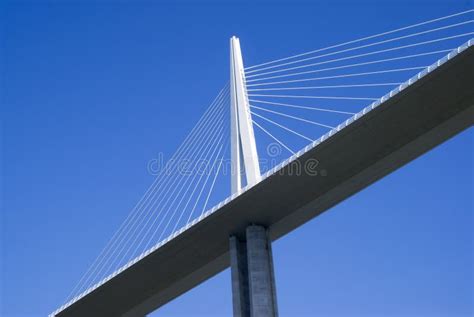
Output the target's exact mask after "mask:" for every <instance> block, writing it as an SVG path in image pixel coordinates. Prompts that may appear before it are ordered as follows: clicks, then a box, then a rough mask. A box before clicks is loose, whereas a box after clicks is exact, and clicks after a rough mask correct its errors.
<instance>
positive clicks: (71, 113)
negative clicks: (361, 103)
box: [0, 0, 474, 317]
mask: <svg viewBox="0 0 474 317" xmlns="http://www.w3.org/2000/svg"><path fill="white" fill-rule="evenodd" d="M154 2H155V3H154ZM176 3H178V4H172V2H171V1H169V2H162V4H158V1H147V2H145V1H133V2H132V1H120V2H119V1H98V2H93V1H70V2H68V3H67V4H66V3H65V2H64V3H63V2H60V1H48V2H47V1H40V0H38V1H5V0H4V1H2V2H1V3H0V23H1V34H0V39H1V45H2V47H1V49H2V51H1V57H0V75H1V84H2V85H1V90H0V93H1V103H0V104H1V115H0V118H1V121H2V122H1V124H2V139H1V146H2V147H1V152H0V154H1V155H0V160H1V168H2V170H1V174H0V175H1V197H0V202H1V208H2V209H1V218H0V221H1V222H0V229H1V234H0V239H1V240H0V241H1V244H0V246H1V255H0V265H1V276H0V277H1V279H0V289H1V293H0V296H1V301H0V305H1V306H0V315H1V316H2V317H4V316H5V317H20V316H21V317H36V316H45V315H47V314H48V313H50V312H51V311H53V310H54V309H56V308H57V306H58V305H59V304H61V303H62V301H63V300H64V297H65V296H66V295H67V293H68V292H69V291H70V290H71V288H72V287H73V285H74V284H75V283H76V282H77V280H78V279H79V278H80V276H81V274H82V273H84V270H85V269H86V268H87V267H88V265H90V263H91V261H92V260H93V259H94V258H95V257H96V256H97V254H98V253H99V252H100V250H101V249H102V247H103V246H104V244H105V243H106V242H107V240H108V239H109V238H110V236H111V235H112V233H113V232H114V230H115V229H116V228H117V227H118V225H119V224H120V223H121V221H122V220H123V219H124V217H125V216H126V214H127V213H128V212H129V210H130V209H131V207H133V205H134V203H135V202H136V201H137V200H138V199H139V197H140V196H141V195H142V193H143V192H144V191H145V189H146V188H147V187H148V185H149V184H150V182H151V181H152V176H151V175H149V174H148V173H147V169H146V166H147V162H148V161H149V160H150V159H152V158H154V157H155V156H156V155H157V153H158V152H164V153H165V154H166V155H168V156H169V154H170V153H172V152H173V150H174V149H175V148H176V147H177V146H178V145H179V143H180V142H181V141H182V140H183V138H184V137H185V135H186V134H187V132H188V130H189V129H190V128H191V127H192V126H193V124H194V123H195V121H196V120H197V118H198V117H199V116H200V114H201V113H202V112H203V111H204V109H205V107H206V105H207V104H208V102H209V100H210V99H211V98H212V97H213V96H214V95H215V93H216V91H217V90H218V89H219V88H220V87H221V86H222V84H223V83H224V82H225V81H226V80H227V78H228V68H229V66H228V59H229V54H228V40H229V37H230V36H232V35H238V36H239V37H240V38H241V40H242V46H243V49H244V51H245V52H244V55H245V59H246V61H248V63H249V64H255V63H258V62H263V61H265V60H268V59H271V58H277V57H281V56H287V55H291V54H294V53H298V52H301V51H307V50H310V49H315V48H319V47H323V46H326V45H330V44H334V43H337V42H342V41H346V40H351V39H354V38H357V37H360V36H365V35H370V34H373V33H376V32H379V31H383V30H390V29H393V28H396V27H399V26H404V25H408V24H411V23H416V22H419V21H423V20H427V19H430V18H435V17H439V16H444V15H446V14H449V13H454V12H458V11H463V10H466V9H469V8H472V7H473V2H472V1H470V0H468V1H457V0H423V1H420V0H410V1H408V0H406V1H400V0H397V1H375V0H372V1H357V3H356V1H349V0H346V1H287V2H286V1H240V2H224V1H200V2H198V1H195V2H192V1H176ZM198 3H199V4H198ZM473 143H474V131H473V130H472V128H471V130H468V131H465V132H463V133H462V134H460V135H458V136H457V137H455V138H454V139H452V140H450V141H448V142H447V143H445V144H443V145H441V146H439V147H437V148H436V149H434V150H433V151H431V152H429V153H428V154H426V155H425V156H423V157H421V158H419V159H418V160H416V161H414V162H412V163H410V164H408V165H407V166H405V167H404V168H402V169H400V170H399V171H397V172H395V173H393V174H391V175H389V176H388V177H386V178H385V179H383V180H381V181H379V182H377V183H376V184H374V185H373V186H371V187H370V188H367V189H366V190H364V191H362V192H360V193H359V194H357V195H355V196H354V197H352V198H350V199H348V200H346V201H344V202H343V203H341V204H340V205H338V206H336V207H334V208H332V209H331V210H330V211H329V212H327V213H325V214H324V215H322V216H321V217H318V218H317V219H314V220H312V221H311V222H309V223H307V224H306V225H304V226H303V227H302V228H300V229H299V230H297V231H295V232H293V233H291V234H289V235H288V236H286V237H284V238H282V239H281V240H279V241H277V242H276V243H274V257H275V270H276V280H277V294H278V301H279V309H280V315H281V316H288V317H290V316H327V317H329V316H334V317H335V316H345V317H355V316H392V317H395V316H397V317H398V316H430V317H433V316H446V317H447V316H450V317H461V316H465V317H467V316H473V315H474V308H473V307H474V299H473V264H474V263H473V253H474V247H473V233H472V232H473V198H472V193H473V192H474V188H473V187H474V185H473V177H474V176H473V174H474V173H473V172H474V170H473V147H474V144H473ZM155 315H156V316H231V289H230V276H229V271H225V272H223V273H221V274H219V275H218V276H216V277H215V278H213V279H211V280H209V281H207V282H206V283H204V284H202V285H201V286H199V287H197V288H195V289H194V290H192V291H190V292H188V293H187V294H185V295H183V296H182V297H180V298H178V299H176V300H175V301H173V302H171V303H169V304H168V305H166V306H165V307H163V308H162V309H161V310H160V311H158V312H156V313H154V314H153V315H152V316H155Z"/></svg>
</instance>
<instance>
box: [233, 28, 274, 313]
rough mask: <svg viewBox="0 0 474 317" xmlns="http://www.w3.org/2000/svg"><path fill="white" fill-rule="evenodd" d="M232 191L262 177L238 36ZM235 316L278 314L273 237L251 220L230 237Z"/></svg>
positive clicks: (235, 42) (234, 72)
mask: <svg viewBox="0 0 474 317" xmlns="http://www.w3.org/2000/svg"><path fill="white" fill-rule="evenodd" d="M230 92H231V93H230V98H231V102H230V107H231V109H230V113H231V129H230V130H231V132H230V133H231V135H230V138H231V191H232V194H234V193H238V192H240V190H241V189H242V187H243V180H244V179H243V178H244V177H245V185H250V186H251V185H255V184H257V183H258V182H259V181H260V179H261V174H260V166H259V161H258V153H257V147H256V145H255V136H254V132H253V125H252V118H251V114H250V109H249V101H248V96H247V88H246V84H245V71H244V64H243V59H242V52H241V49H240V41H239V39H238V38H237V37H235V36H234V37H232V38H231V39H230ZM229 243H230V252H229V253H230V266H231V276H232V303H233V312H234V317H257V316H258V317H276V316H278V309H277V301H276V290H275V277H274V271H273V258H272V251H271V241H270V239H269V237H268V231H267V228H265V227H264V226H261V225H255V224H251V223H250V222H249V226H248V227H247V228H246V230H245V232H237V233H235V235H233V236H231V237H230V239H229Z"/></svg>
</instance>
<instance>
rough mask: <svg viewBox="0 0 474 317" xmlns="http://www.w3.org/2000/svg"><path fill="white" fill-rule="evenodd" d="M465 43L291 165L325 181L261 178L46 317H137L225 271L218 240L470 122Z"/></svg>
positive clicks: (310, 203)
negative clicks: (310, 167)
mask: <svg viewBox="0 0 474 317" xmlns="http://www.w3.org/2000/svg"><path fill="white" fill-rule="evenodd" d="M473 83H474V47H472V46H469V47H468V48H467V49H465V50H464V51H463V52H461V53H459V54H458V55H457V56H455V57H454V58H452V59H450V60H449V61H447V62H446V63H444V64H442V65H440V66H439V67H436V69H434V70H433V71H431V72H430V73H428V74H427V75H425V76H424V77H421V78H420V79H419V80H417V81H415V82H414V83H411V84H410V85H409V86H408V87H406V88H405V89H403V90H402V91H400V92H399V93H398V94H396V95H395V96H393V97H391V98H388V99H387V100H385V101H383V102H381V103H380V105H378V106H377V107H375V108H374V109H373V110H371V111H368V112H366V111H365V112H364V113H365V114H364V115H362V116H360V117H359V118H358V119H357V120H355V121H354V122H352V123H351V124H349V125H347V126H346V127H345V128H343V129H342V130H340V131H339V132H337V133H335V134H333V135H332V136H331V137H329V138H327V139H325V140H324V141H323V142H321V143H319V144H317V145H316V146H315V147H313V148H312V149H310V150H308V151H307V152H305V153H304V154H302V155H301V156H299V158H298V159H297V161H298V162H300V164H302V166H304V164H305V163H306V162H309V161H310V160H313V159H317V160H318V161H319V165H318V170H319V171H321V170H325V171H326V173H327V175H326V176H310V175H308V174H306V173H303V174H301V175H289V173H288V172H289V171H290V169H291V168H292V166H291V164H290V165H286V166H284V167H283V168H282V169H281V170H280V171H281V173H280V172H277V173H274V174H272V175H269V176H268V177H266V178H265V179H264V180H263V181H262V182H260V183H259V184H257V185H256V186H254V187H252V188H250V189H248V190H247V191H245V192H244V193H242V194H241V195H240V196H238V197H236V198H234V199H233V200H231V201H230V202H228V203H227V204H225V205H224V206H222V207H221V208H219V209H217V210H216V211H214V212H213V213H211V214H209V215H208V216H207V217H205V218H204V219H202V220H201V221H199V222H197V223H196V224H194V225H192V226H191V227H189V228H188V229H187V230H185V231H183V232H182V233H181V234H179V235H177V236H176V237H175V238H173V239H171V240H170V241H168V242H166V243H165V244H163V245H162V246H160V247H159V248H157V249H156V250H154V251H153V252H151V253H150V254H148V255H147V256H145V257H144V258H143V259H141V260H139V261H138V262H136V263H134V264H132V265H131V266H129V267H128V268H126V269H124V270H123V271H122V272H120V273H118V274H117V275H115V276H114V277H113V278H111V279H110V280H107V281H106V282H104V283H103V284H101V285H100V286H99V287H97V288H95V289H93V290H92V291H91V292H89V293H87V294H85V295H84V296H82V297H81V298H79V299H78V300H76V301H74V302H72V303H70V304H68V306H67V307H65V308H63V309H62V310H60V311H59V312H57V313H56V314H53V315H54V316H61V317H62V316H65V317H66V316H71V317H72V316H102V317H106V316H143V315H145V314H146V313H149V312H151V311H153V310H154V309H156V308H158V307H160V306H162V305H164V304H166V303H167V302H169V301H170V300H172V299H173V298H175V297H177V296H179V295H180V294H182V293H184V292H186V291H188V290H190V289H191V288H193V287H194V286H196V285H198V284H199V283H201V282H203V281H205V280H206V279H208V278H210V277H212V276H213V275H215V274H217V273H219V272H221V271H222V270H224V269H226V268H227V267H228V266H229V259H228V251H229V241H228V238H229V236H230V235H231V234H239V233H241V232H243V230H244V228H245V227H246V226H247V225H248V224H249V223H256V224H262V225H265V226H268V227H269V228H270V233H271V238H272V239H273V240H275V239H278V238H279V237H281V236H283V235H285V234H286V233H288V232H290V231H292V230H294V229H295V228H297V227H298V226H300V225H302V224H304V223H305V222H307V221H308V220H310V219H312V218H314V217H316V216H317V215H319V214H321V213H322V212H324V211H326V210H328V209H329V208H331V207H332V206H334V205H335V204H337V203H339V202H341V201H342V200H344V199H346V198H348V197H349V196H351V195H353V194H354V193H357V192H358V191H360V190H362V189H363V188H365V187H366V186H368V185H370V184H372V183H373V182H375V181H377V180H378V179H380V178H382V177H383V176H385V175H387V174H389V173H391V172H393V171H394V170H396V169H398V168H399V167H401V166H403V165H404V164H406V163H408V162H409V161H411V160H413V159H415V158H416V157H418V156H420V155H422V154H423V153H425V152H426V151H428V150H430V149H432V148H433V147H435V146H437V145H438V144H440V143H442V142H444V141H446V140H447V139H449V138H451V137H452V136H454V135H456V134H457V133H459V132H461V131H462V130H464V129H466V128H468V127H470V126H471V125H472V124H473V120H474V119H473V118H474V89H473Z"/></svg>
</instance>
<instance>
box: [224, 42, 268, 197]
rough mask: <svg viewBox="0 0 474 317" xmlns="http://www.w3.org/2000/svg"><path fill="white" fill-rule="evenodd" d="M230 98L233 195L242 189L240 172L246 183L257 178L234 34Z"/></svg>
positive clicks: (243, 84) (239, 59)
mask: <svg viewBox="0 0 474 317" xmlns="http://www.w3.org/2000/svg"><path fill="white" fill-rule="evenodd" d="M230 99H231V100H230V116H231V121H230V123H231V128H230V141H231V148H230V156H231V168H232V170H231V191H232V194H234V193H237V192H239V191H240V190H241V189H242V175H245V180H246V184H247V185H255V184H256V183H258V182H259V181H260V178H261V175H260V166H259V162H258V154H257V146H256V145H255V136H254V133H253V125H252V118H251V114H250V109H249V101H248V97H247V88H246V85H245V72H244V63H243V60H242V52H241V50H240V41H239V39H238V38H237V37H235V36H233V37H232V38H231V39H230Z"/></svg>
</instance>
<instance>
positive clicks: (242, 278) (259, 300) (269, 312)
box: [230, 225, 278, 317]
mask: <svg viewBox="0 0 474 317" xmlns="http://www.w3.org/2000/svg"><path fill="white" fill-rule="evenodd" d="M230 266H231V276H232V302H233V307H234V310H233V311H234V317H277V316H278V309H277V301H276V288H275V277H274V272H273V258H272V250H271V242H270V240H269V239H268V234H267V230H266V229H265V228H264V227H262V226H255V225H251V226H249V227H247V229H246V232H245V239H244V240H243V241H242V240H240V239H238V238H237V237H236V236H232V237H231V238H230Z"/></svg>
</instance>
